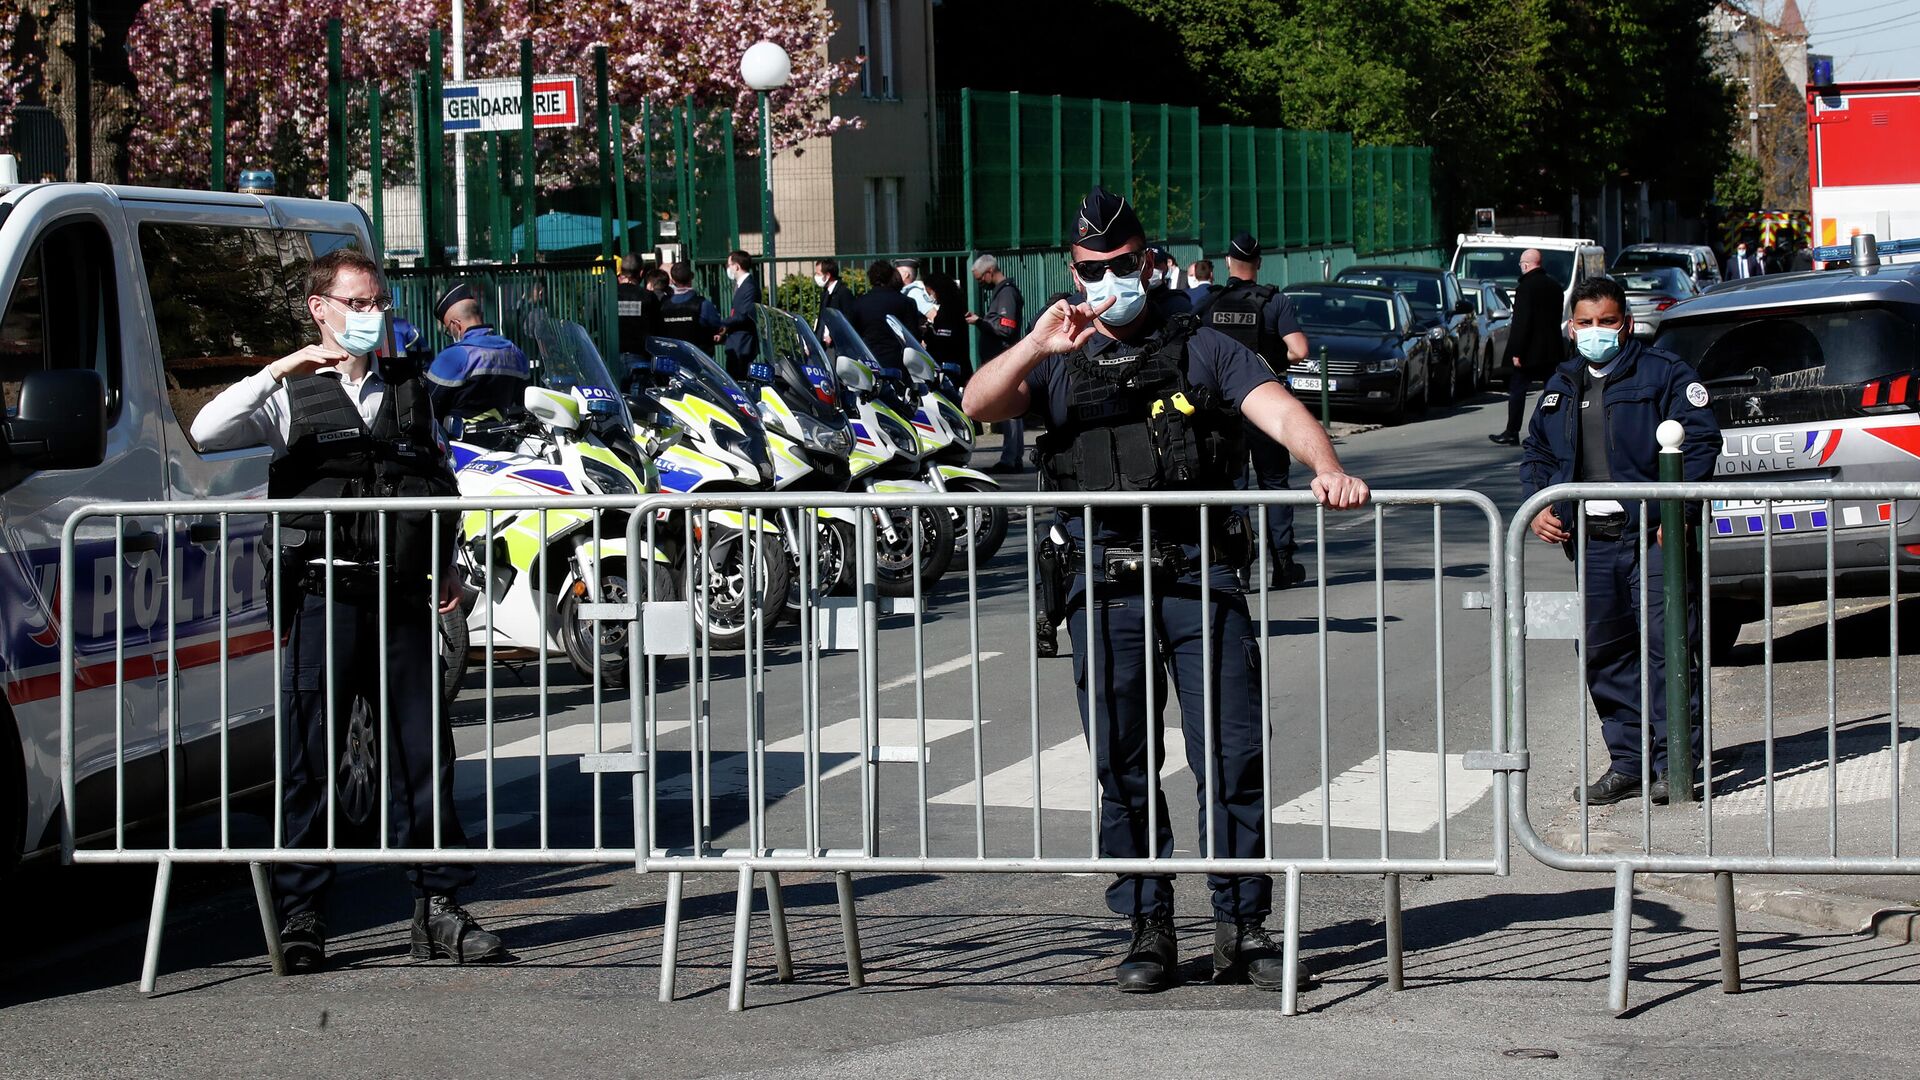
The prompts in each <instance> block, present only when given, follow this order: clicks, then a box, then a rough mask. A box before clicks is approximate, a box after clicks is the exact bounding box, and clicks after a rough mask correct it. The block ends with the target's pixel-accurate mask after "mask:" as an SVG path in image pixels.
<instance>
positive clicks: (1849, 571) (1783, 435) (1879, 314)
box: [1654, 238, 1920, 656]
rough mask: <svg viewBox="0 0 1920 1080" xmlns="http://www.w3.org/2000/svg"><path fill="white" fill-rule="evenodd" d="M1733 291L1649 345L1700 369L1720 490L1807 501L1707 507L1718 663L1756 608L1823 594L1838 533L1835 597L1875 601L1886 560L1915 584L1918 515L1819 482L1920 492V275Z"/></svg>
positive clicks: (1882, 588) (1885, 269)
mask: <svg viewBox="0 0 1920 1080" xmlns="http://www.w3.org/2000/svg"><path fill="white" fill-rule="evenodd" d="M1868 250H1869V255H1868V257H1867V258H1865V259H1863V260H1861V261H1860V263H1858V264H1856V266H1855V267H1854V268H1853V269H1848V270H1828V271H1822V272H1818V273H1801V274H1777V275H1770V276H1767V277H1759V278H1748V279H1746V280H1744V281H1738V282H1729V283H1727V284H1724V285H1722V286H1720V287H1719V288H1717V289H1715V290H1714V291H1713V292H1711V293H1707V294H1705V295H1703V296H1699V297H1696V298H1694V299H1691V300H1689V301H1687V302H1686V303H1685V304H1683V305H1680V306H1679V307H1676V308H1674V309H1672V310H1671V311H1669V312H1668V313H1667V318H1666V320H1665V321H1664V322H1663V323H1662V324H1661V327H1660V336H1659V337H1658V338H1656V339H1655V342H1654V344H1655V345H1657V346H1658V347H1660V348H1663V349H1667V350H1670V351H1672V352H1674V353H1677V354H1679V355H1680V356H1681V357H1682V358H1684V359H1685V360H1686V361H1687V362H1688V363H1691V364H1692V365H1694V367H1695V368H1696V369H1697V370H1698V371H1699V373H1700V378H1701V381H1702V382H1703V383H1705V385H1706V387H1707V390H1708V392H1709V393H1710V394H1711V395H1712V399H1713V410H1714V414H1715V415H1716V416H1717V417H1718V419H1719V421H1720V430H1721V437H1722V440H1723V443H1722V447H1721V453H1720V459H1719V462H1718V463H1717V464H1716V466H1715V469H1714V479H1715V480H1718V481H1741V480H1750V481H1756V482H1760V483H1801V484H1805V485H1806V488H1807V492H1806V495H1805V497H1804V498H1799V499H1794V500H1790V501H1786V502H1774V503H1772V504H1771V505H1769V504H1767V503H1764V502H1762V501H1759V500H1752V499H1735V500H1721V501H1718V502H1715V503H1714V505H1713V507H1712V515H1711V521H1710V523H1709V524H1708V526H1707V527H1708V529H1709V530H1710V537H1711V539H1710V540H1709V547H1708V555H1709V570H1710V572H1711V574H1712V579H1713V597H1714V602H1713V626H1712V632H1713V642H1712V647H1713V650H1714V652H1715V653H1716V654H1719V655H1721V656H1724V655H1725V654H1726V653H1727V651H1728V650H1729V649H1730V648H1731V647H1732V645H1733V642H1734V639H1735V638H1736V637H1737V636H1738V635H1739V633H1740V628H1741V626H1742V625H1743V624H1745V623H1749V622H1753V621H1755V620H1757V619H1759V618H1760V617H1761V616H1762V614H1763V610H1762V607H1761V604H1762V603H1763V602H1764V599H1765V577H1766V575H1765V573H1764V564H1765V558H1766V552H1765V548H1766V546H1767V542H1768V541H1767V537H1768V535H1769V534H1771V536H1772V541H1771V544H1772V549H1773V552H1772V557H1773V601H1774V603H1775V604H1777V605H1779V604H1798V603H1805V602H1809V601H1814V600H1824V599H1825V598H1826V595H1827V533H1828V531H1829V530H1831V531H1832V533H1833V548H1834V555H1833V557H1834V576H1835V591H1836V594H1837V595H1838V596H1839V597H1860V596H1886V595H1887V592H1888V586H1889V568H1888V559H1889V557H1892V558H1895V559H1897V560H1898V568H1897V575H1898V579H1899V582H1900V589H1901V590H1902V591H1906V590H1910V589H1912V588H1914V587H1915V586H1916V585H1920V513H1916V511H1920V505H1917V504H1915V503H1912V502H1895V501H1892V500H1866V501H1855V500H1829V499H1826V498H1823V497H1822V496H1821V491H1820V488H1821V485H1823V484H1825V483H1827V482H1829V481H1840V482H1853V483H1871V482H1895V483H1912V482H1914V481H1916V480H1920V266H1891V265H1887V266H1883V265H1880V264H1879V260H1878V258H1877V256H1876V255H1873V254H1871V242H1870V238H1869V244H1868Z"/></svg>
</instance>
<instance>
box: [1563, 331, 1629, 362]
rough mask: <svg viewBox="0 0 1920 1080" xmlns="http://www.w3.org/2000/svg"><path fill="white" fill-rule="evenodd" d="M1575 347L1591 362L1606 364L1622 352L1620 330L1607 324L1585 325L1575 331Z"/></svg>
mask: <svg viewBox="0 0 1920 1080" xmlns="http://www.w3.org/2000/svg"><path fill="white" fill-rule="evenodd" d="M1573 347H1574V348H1576V349H1578V350H1580V355H1581V356H1583V357H1585V358H1586V360H1587V363H1589V364H1604V363H1606V362H1607V361H1609V360H1611V359H1613V358H1614V357H1615V356H1617V355H1619V353H1620V331H1619V330H1618V329H1616V328H1613V327H1607V326H1583V327H1581V328H1580V329H1578V330H1575V331H1574V332H1573Z"/></svg>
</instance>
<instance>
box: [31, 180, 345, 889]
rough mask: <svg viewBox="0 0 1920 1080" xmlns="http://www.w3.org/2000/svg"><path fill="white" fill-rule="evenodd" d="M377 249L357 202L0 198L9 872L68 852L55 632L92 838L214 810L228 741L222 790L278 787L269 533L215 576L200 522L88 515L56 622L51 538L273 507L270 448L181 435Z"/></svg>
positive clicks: (306, 327)
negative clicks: (261, 502) (322, 275)
mask: <svg viewBox="0 0 1920 1080" xmlns="http://www.w3.org/2000/svg"><path fill="white" fill-rule="evenodd" d="M4 164H5V162H4V160H0V165H4ZM368 233H369V230H368V223H367V220H366V218H365V216H364V215H363V214H362V212H361V211H360V210H359V209H358V208H357V207H355V206H353V205H351V204H348V203H334V202H320V201H312V200H305V199H285V198H273V197H258V196H252V195H236V194H220V193H211V192H204V191H176V190H162V189H146V188H133V187H109V186H104V185H97V184H30V185H17V184H15V185H7V184H5V183H4V182H3V181H0V392H4V396H5V410H6V411H5V418H4V424H0V658H3V659H4V671H3V672H0V675H3V676H4V678H5V686H6V696H5V699H4V701H0V869H4V868H5V867H7V866H10V865H11V864H12V862H13V861H14V859H15V858H16V857H18V856H21V855H34V854H41V853H45V852H47V851H50V850H53V849H54V848H56V847H57V846H58V843H59V835H60V833H59V816H60V789H61V782H60V780H61V778H60V751H61V746H60V697H61V671H60V660H61V641H62V638H63V637H70V638H71V639H72V640H73V643H74V646H75V657H76V663H75V670H76V684H75V685H76V694H75V723H74V755H75V757H74V760H75V774H76V780H77V795H76V800H75V810H76V817H77V821H78V831H79V833H80V834H81V835H82V836H83V837H85V836H88V835H97V834H102V833H105V832H108V831H110V830H111V829H113V827H114V823H115V820H116V816H117V806H118V805H124V813H125V820H126V822H127V824H128V825H129V826H130V827H131V826H134V825H136V824H138V823H139V822H141V821H143V820H144V821H160V820H164V819H165V818H166V813H167V806H168V799H169V797H171V798H172V799H173V800H174V801H175V804H176V805H177V806H178V807H179V808H181V809H182V810H184V809H186V808H187V807H190V806H193V805H196V804H199V803H204V802H208V801H211V800H213V799H216V798H217V797H218V795H219V791H220V787H221V768H222V765H221V758H220V741H221V740H220V733H221V730H222V728H223V726H224V727H225V728H226V730H227V732H228V739H227V751H228V760H227V765H226V767H227V769H228V770H229V771H230V775H231V784H230V786H231V789H232V790H235V791H239V790H242V789H244V788H247V787H249V786H258V785H264V784H269V783H271V782H272V768H273V757H272V755H273V732H272V723H273V716H274V707H273V693H274V679H273V670H272V659H273V649H274V640H273V630H272V626H271V623H270V616H269V612H268V607H267V590H266V587H267V580H268V578H267V570H266V567H267V563H266V561H265V560H264V559H263V558H262V557H261V555H262V551H261V547H262V545H261V539H262V537H261V533H262V531H263V525H262V523H261V522H254V523H252V524H251V525H250V526H249V525H248V524H247V523H245V522H242V521H240V520H238V519H236V520H235V521H233V522H232V523H231V525H230V531H229V533H228V536H227V541H228V542H227V545H226V548H225V551H226V555H225V556H224V559H225V561H226V563H227V565H226V566H225V567H222V566H221V565H220V563H221V561H222V556H221V555H220V550H221V548H220V540H221V532H220V525H219V523H218V521H217V520H216V519H214V518H213V517H211V516H197V515H193V514H177V515H175V516H173V517H171V518H169V517H167V516H165V515H161V514H154V515H151V516H147V517H134V518H129V519H126V520H125V521H124V522H122V523H121V526H120V528H119V530H118V535H115V527H114V523H113V519H111V518H97V519H91V520H90V521H89V522H88V523H87V525H86V527H85V528H83V529H82V530H81V531H80V533H79V534H78V536H77V537H76V548H75V551H76V559H75V568H76V574H75V580H76V581H77V582H78V588H77V590H76V592H77V595H74V596H71V597H68V598H66V599H68V600H70V601H71V604H72V620H71V623H70V624H69V625H62V622H61V620H60V617H59V613H60V611H61V597H60V595H59V568H60V540H61V532H62V529H63V527H64V525H65V523H66V521H67V519H68V517H69V515H71V514H72V513H73V512H74V511H75V510H76V509H78V508H80V507H82V506H85V505H87V504H90V503H97V502H101V501H116V502H134V501H148V500H155V501H157V500H170V501H190V500H199V499H236V498H264V497H265V494H266V483H267V464H268V461H269V450H268V448H267V447H265V446H259V447H252V448H241V449H231V450H223V451H219V452H211V453H210V452H203V451H202V450H201V449H200V447H199V446H197V445H195V443H194V441H193V439H192V437H191V436H190V435H189V430H190V429H191V426H192V423H193V418H194V416H195V415H197V414H198V412H199V410H200V409H201V408H202V407H203V406H204V405H206V403H207V402H208V401H210V400H211V399H212V398H213V397H214V395H216V394H218V393H219V392H220V391H221V390H222V389H224V388H225V387H227V386H229V385H230V384H232V383H234V382H235V381H237V380H239V379H240V378H242V377H244V376H246V375H248V374H250V373H252V372H253V371H255V370H257V369H258V368H259V367H260V366H261V365H263V364H266V363H268V362H270V361H272V360H274V359H276V358H278V357H280V356H283V355H285V354H287V353H289V352H292V351H294V350H295V349H297V348H299V347H300V346H301V345H304V344H307V343H309V342H310V341H311V340H312V324H311V321H310V320H309V319H308V317H307V314H306V304H305V297H304V293H305V288H304V277H305V272H306V269H307V266H308V264H309V263H310V262H311V261H312V260H313V259H314V258H316V257H318V256H320V255H323V254H325V253H327V252H329V251H333V250H335V249H337V248H340V247H344V246H357V247H359V248H360V249H361V250H364V251H369V252H371V251H372V250H373V249H372V245H371V244H370V243H369V242H368ZM249 529H250V530H251V531H249ZM223 611H224V612H225V613H226V623H225V626H224V631H225V632H224V635H223V633H222V629H223V627H222V623H221V615H222V612H223ZM223 655H224V656H225V658H226V661H227V662H226V665H225V672H226V678H225V679H224V680H223V679H222V663H221V661H222V657H223ZM223 683H224V685H223ZM223 701H224V702H225V712H224V714H223V713H222V710H221V704H222V702H223ZM117 746H118V747H124V754H125V758H126V762H127V764H126V768H125V770H124V776H123V777H121V778H120V779H121V780H123V782H124V786H123V787H121V788H119V789H118V790H117V785H116V776H115V772H116V770H115V767H114V766H115V761H116V747H117ZM170 751H171V752H170ZM170 761H171V762H172V769H171V775H169V771H170V770H169V762H170ZM120 800H124V802H123V803H121V802H120Z"/></svg>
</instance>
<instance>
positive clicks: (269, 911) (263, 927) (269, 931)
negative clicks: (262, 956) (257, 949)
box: [247, 863, 287, 975]
mask: <svg viewBox="0 0 1920 1080" xmlns="http://www.w3.org/2000/svg"><path fill="white" fill-rule="evenodd" d="M247 870H248V872H249V873H251V874H252V875H253V900H254V903H256V904H258V905H259V906H260V931H261V933H262V934H264V935H266V939H267V961H268V962H269V963H271V964H272V965H273V973H274V974H275V975H285V974H286V973H287V958H286V955H285V954H284V953H282V952H281V951H280V919H279V917H278V916H276V915H274V913H273V890H272V889H271V888H269V887H268V886H267V864H266V863H248V864H247Z"/></svg>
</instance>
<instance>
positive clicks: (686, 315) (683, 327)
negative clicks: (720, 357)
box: [660, 292, 713, 352]
mask: <svg viewBox="0 0 1920 1080" xmlns="http://www.w3.org/2000/svg"><path fill="white" fill-rule="evenodd" d="M705 303H706V298H705V297H703V296H701V295H700V294H699V293H697V292H690V293H684V294H682V293H675V294H673V295H672V296H669V297H667V298H666V299H664V300H662V301H660V336H661V337H670V338H678V339H679V340H681V341H685V342H687V343H689V344H693V345H698V346H700V348H701V349H702V350H703V351H706V352H711V351H713V331H711V330H708V329H706V328H704V327H702V326H701V325H700V308H701V306H702V305H703V304H705Z"/></svg>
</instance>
